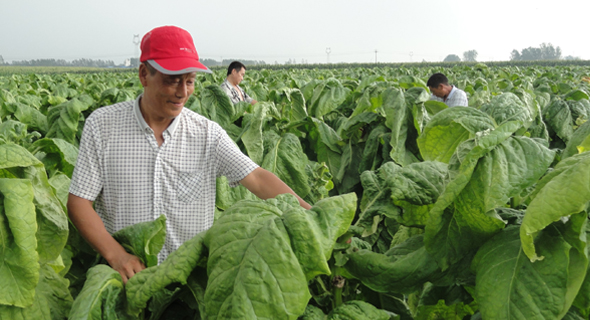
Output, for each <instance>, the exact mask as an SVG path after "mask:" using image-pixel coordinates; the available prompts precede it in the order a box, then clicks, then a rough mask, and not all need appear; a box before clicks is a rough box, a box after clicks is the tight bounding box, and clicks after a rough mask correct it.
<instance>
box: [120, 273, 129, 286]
mask: <svg viewBox="0 0 590 320" xmlns="http://www.w3.org/2000/svg"><path fill="white" fill-rule="evenodd" d="M119 274H120V275H121V279H122V280H123V284H127V280H128V278H127V276H126V275H125V274H124V273H123V272H121V271H119Z"/></svg>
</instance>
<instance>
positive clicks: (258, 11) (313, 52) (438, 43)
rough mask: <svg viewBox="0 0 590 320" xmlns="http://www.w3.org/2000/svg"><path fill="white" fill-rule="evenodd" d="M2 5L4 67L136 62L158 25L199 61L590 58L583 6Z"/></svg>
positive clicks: (234, 0) (5, 1) (59, 1)
mask: <svg viewBox="0 0 590 320" xmlns="http://www.w3.org/2000/svg"><path fill="white" fill-rule="evenodd" d="M0 8H1V11H0V12H1V14H0V55H2V57H3V58H4V60H5V61H8V62H12V61H14V60H32V59H64V60H67V61H71V60H74V59H80V58H88V59H101V60H112V61H114V62H115V64H120V63H122V62H123V61H124V60H125V59H126V58H130V57H138V56H139V49H138V46H136V45H135V44H134V40H135V41H138V42H139V40H140V38H141V37H143V35H144V34H145V33H147V32H148V31H149V30H151V29H152V28H154V27H158V26H162V25H176V26H179V27H182V28H184V29H186V30H188V31H189V32H190V33H191V34H192V35H193V38H194V40H195V44H196V47H197V50H198V52H199V55H200V56H201V59H203V58H210V59H215V60H220V59H222V58H223V59H249V60H264V61H265V62H267V63H275V61H276V62H279V63H284V62H286V61H288V60H289V59H292V60H295V61H296V62H297V63H301V62H302V61H305V62H307V63H326V62H327V61H328V59H329V62H331V63H338V62H375V59H377V61H378V62H409V61H413V62H419V61H422V60H425V61H442V60H443V59H444V58H445V57H446V56H447V55H448V54H456V55H458V56H460V57H462V56H463V52H465V51H467V50H476V51H477V52H478V57H477V60H478V61H496V60H508V59H509V57H510V52H511V51H512V50H514V49H517V50H518V51H521V50H522V49H523V48H527V47H539V45H540V44H541V43H544V42H545V43H551V44H553V45H554V46H555V47H557V46H559V47H560V48H561V50H562V56H568V55H572V56H575V57H580V58H582V59H584V60H590V36H589V34H590V23H589V21H590V19H589V12H590V1H589V0H561V1H554V0H553V1H547V0H536V1H532V0H496V1H469V0H458V1H450V0H436V1H433V0H423V1H408V0H403V1H397V0H390V1H385V0H364V1H352V0H339V1H335V0H297V1H279V0H257V1H244V0H241V1H238V0H209V1H196V0H193V1H185V0H167V1H165V0H157V1H156V0H142V1H137V0H116V1H115V0H100V1H96V0H93V1H87V0H53V1H47V0H12V1H11V0H2V5H1V6H0ZM135 35H138V37H137V38H135V37H134V36H135ZM327 48H329V51H330V54H329V57H328V54H327V53H326V51H327ZM375 51H377V53H375Z"/></svg>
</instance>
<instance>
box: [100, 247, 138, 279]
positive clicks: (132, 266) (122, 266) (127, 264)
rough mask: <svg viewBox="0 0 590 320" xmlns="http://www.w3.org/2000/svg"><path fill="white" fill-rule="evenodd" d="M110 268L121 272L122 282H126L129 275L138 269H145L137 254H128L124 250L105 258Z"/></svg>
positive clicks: (132, 274)
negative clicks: (108, 258) (107, 258)
mask: <svg viewBox="0 0 590 320" xmlns="http://www.w3.org/2000/svg"><path fill="white" fill-rule="evenodd" d="M107 261H108V263H109V265H110V266H111V268H113V269H114V270H115V271H117V272H119V274H121V278H123V283H127V280H129V279H130V278H131V277H133V276H134V275H135V274H136V273H138V272H139V271H141V270H143V269H145V265H144V264H143V263H142V262H141V260H139V258H138V257H137V256H134V255H132V254H129V253H127V252H125V251H123V252H122V253H119V254H117V255H116V256H113V257H110V260H107Z"/></svg>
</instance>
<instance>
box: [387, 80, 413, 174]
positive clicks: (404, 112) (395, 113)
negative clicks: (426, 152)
mask: <svg viewBox="0 0 590 320" xmlns="http://www.w3.org/2000/svg"><path fill="white" fill-rule="evenodd" d="M382 96H383V109H384V110H385V115H386V120H385V125H386V126H387V127H388V128H389V129H391V140H390V144H391V148H392V149H391V152H390V157H391V159H393V161H395V162H396V163H398V164H400V165H402V166H403V165H406V164H410V163H412V162H414V161H412V157H411V156H410V155H409V154H408V153H409V151H407V150H406V139H407V138H408V121H409V120H408V118H409V115H410V112H409V110H408V108H407V107H406V99H405V98H404V93H403V91H402V90H400V89H395V88H391V89H387V90H385V91H383V93H382Z"/></svg>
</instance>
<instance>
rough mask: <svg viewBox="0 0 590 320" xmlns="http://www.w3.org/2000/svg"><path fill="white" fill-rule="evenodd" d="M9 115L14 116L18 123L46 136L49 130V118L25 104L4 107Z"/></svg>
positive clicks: (10, 104) (12, 104)
mask: <svg viewBox="0 0 590 320" xmlns="http://www.w3.org/2000/svg"><path fill="white" fill-rule="evenodd" d="M4 108H5V109H7V111H8V112H9V114H13V115H14V116H15V117H16V118H17V119H18V121H20V122H22V123H24V124H26V125H27V126H28V127H29V129H32V130H37V131H39V132H41V133H42V134H45V133H46V132H47V129H48V125H47V117H46V116H45V115H44V114H43V113H42V112H41V111H39V110H37V109H36V108H34V107H31V106H28V105H26V104H23V103H18V102H17V103H6V104H5V106H4Z"/></svg>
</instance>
